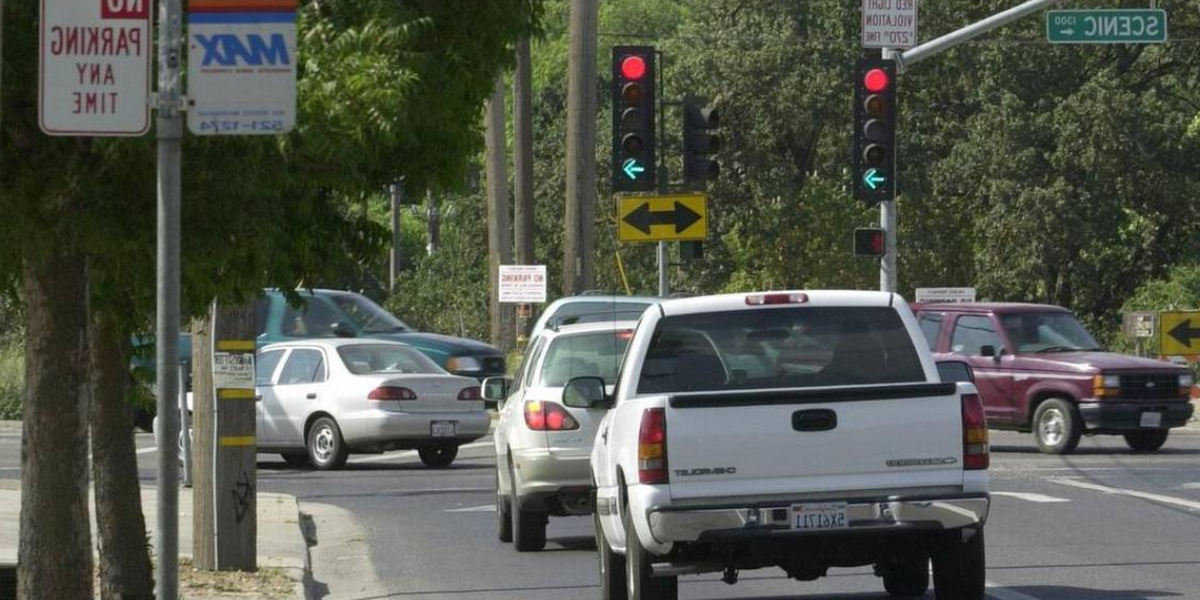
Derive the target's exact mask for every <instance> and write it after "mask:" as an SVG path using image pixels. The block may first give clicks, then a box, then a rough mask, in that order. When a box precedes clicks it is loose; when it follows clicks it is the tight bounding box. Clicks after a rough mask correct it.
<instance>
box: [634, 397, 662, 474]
mask: <svg viewBox="0 0 1200 600" xmlns="http://www.w3.org/2000/svg"><path fill="white" fill-rule="evenodd" d="M668 480H669V477H668V471H667V414H666V411H665V410H664V409H661V408H648V409H646V411H645V412H643V413H642V425H641V427H640V428H639V429H638V481H639V482H641V483H667V482H668Z"/></svg>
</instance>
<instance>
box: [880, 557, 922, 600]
mask: <svg viewBox="0 0 1200 600" xmlns="http://www.w3.org/2000/svg"><path fill="white" fill-rule="evenodd" d="M883 589H885V590H887V593H888V595H889V596H892V597H893V598H904V597H909V596H921V595H924V594H925V590H927V589H929V559H928V558H925V557H921V558H918V559H907V560H902V561H898V562H896V563H895V564H893V565H892V566H891V567H889V568H888V569H887V570H886V571H884V572H883Z"/></svg>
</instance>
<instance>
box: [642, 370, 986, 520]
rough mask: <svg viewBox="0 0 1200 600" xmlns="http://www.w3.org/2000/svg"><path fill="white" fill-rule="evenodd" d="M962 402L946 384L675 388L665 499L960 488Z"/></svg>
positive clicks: (853, 494) (669, 419)
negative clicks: (691, 390)
mask: <svg viewBox="0 0 1200 600" xmlns="http://www.w3.org/2000/svg"><path fill="white" fill-rule="evenodd" d="M960 402H961V401H960V399H959V397H958V394H957V393H956V388H955V385H954V384H952V383H950V384H943V383H918V384H900V385H882V386H879V385H876V386H855V387H843V388H808V389H784V390H770V391H736V392H735V391H728V392H726V391H722V392H703V393H687V394H676V395H673V396H671V397H670V399H669V402H668V408H667V419H666V421H667V426H666V430H667V461H668V468H669V469H670V491H671V497H672V498H673V499H681V500H682V499H687V498H706V499H712V498H718V497H728V498H731V499H732V498H742V497H759V498H762V499H763V500H768V499H769V497H770V496H772V495H787V496H791V497H795V496H797V495H800V496H803V495H805V494H818V493H820V494H822V495H835V496H841V497H845V498H849V497H870V496H878V495H880V494H888V493H899V492H903V491H905V490H910V491H915V490H918V489H920V490H933V489H943V490H948V489H950V488H957V489H961V487H962V485H963V471H962V469H963V465H962V452H963V450H962V444H963V437H962V413H961V410H962V409H961V403H960ZM731 423H736V424H737V425H736V427H730V426H729V424H731Z"/></svg>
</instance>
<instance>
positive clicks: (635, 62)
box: [621, 56, 646, 80]
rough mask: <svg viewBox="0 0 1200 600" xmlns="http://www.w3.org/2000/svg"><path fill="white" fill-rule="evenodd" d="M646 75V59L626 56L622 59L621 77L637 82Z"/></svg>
mask: <svg viewBox="0 0 1200 600" xmlns="http://www.w3.org/2000/svg"><path fill="white" fill-rule="evenodd" d="M645 74H646V59H644V58H642V57H640V56H626V57H625V58H623V59H621V77H624V78H625V79H631V80H637V79H641V78H642V76H644V75H645Z"/></svg>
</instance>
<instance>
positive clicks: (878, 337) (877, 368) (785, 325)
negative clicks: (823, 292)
mask: <svg viewBox="0 0 1200 600" xmlns="http://www.w3.org/2000/svg"><path fill="white" fill-rule="evenodd" d="M923 381H925V372H924V370H923V369H922V367H921V361H920V358H919V356H918V355H917V351H916V349H915V348H914V347H913V344H912V340H911V338H910V337H909V334H908V331H907V330H906V329H905V328H904V323H903V321H901V320H900V316H899V315H898V314H897V313H896V311H895V310H894V309H892V308H887V307H878V308H876V307H827V308H823V307H789V308H776V309H767V310H763V309H751V310H743V311H730V312H722V313H705V314H694V315H680V316H673V317H665V318H664V319H663V320H662V321H660V322H659V323H658V329H657V330H656V331H655V333H654V337H653V338H652V339H651V341H650V347H649V348H648V350H647V356H646V360H645V361H644V362H643V365H642V372H641V376H640V379H639V381H638V393H639V394H660V393H670V392H700V391H720V390H739V389H745V390H750V389H779V388H798V387H823V386H844V385H869V384H882V383H914V382H923Z"/></svg>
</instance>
